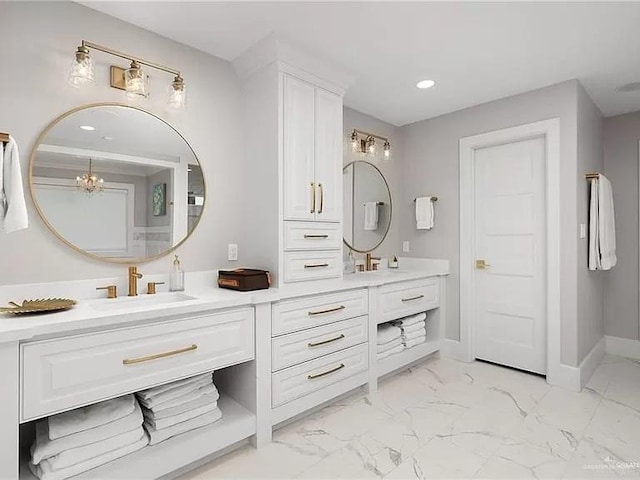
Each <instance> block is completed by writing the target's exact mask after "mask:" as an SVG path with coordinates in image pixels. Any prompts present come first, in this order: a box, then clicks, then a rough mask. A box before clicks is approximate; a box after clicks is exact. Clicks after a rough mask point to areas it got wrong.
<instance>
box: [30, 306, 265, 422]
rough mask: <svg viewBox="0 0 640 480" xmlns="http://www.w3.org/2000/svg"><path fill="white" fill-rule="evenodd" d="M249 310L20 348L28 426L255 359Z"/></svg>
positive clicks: (54, 340) (45, 342)
mask: <svg viewBox="0 0 640 480" xmlns="http://www.w3.org/2000/svg"><path fill="white" fill-rule="evenodd" d="M254 343H255V341H254V311H253V309H252V308H248V309H240V310H235V311H230V312H225V313H217V314H211V315H203V316H199V317H194V318H189V319H185V320H180V321H173V322H165V323H158V324H154V325H149V326H143V327H132V328H126V329H118V330H111V331H108V332H101V333H91V334H86V335H78V336H73V337H67V338H62V339H53V340H45V341H40V342H33V343H27V344H23V345H22V346H21V357H22V358H21V360H22V365H23V368H22V375H23V378H22V385H23V387H22V388H23V391H22V419H23V420H29V419H33V418H37V417H40V416H44V415H49V414H51V413H55V412H58V411H62V410H66V409H69V408H73V407H77V406H80V405H85V404H88V403H92V402H95V401H99V400H103V399H105V398H109V397H114V396H117V395H121V394H124V393H128V392H133V391H137V390H142V389H144V388H147V387H150V386H152V385H157V384H160V383H165V382H168V381H171V380H176V379H179V378H184V377H188V376H191V375H195V374H197V373H201V372H206V371H207V370H215V369H218V368H221V367H225V366H229V365H233V364H237V363H241V362H244V361H247V360H251V359H253V358H254Z"/></svg>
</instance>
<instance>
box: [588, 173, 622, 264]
mask: <svg viewBox="0 0 640 480" xmlns="http://www.w3.org/2000/svg"><path fill="white" fill-rule="evenodd" d="M617 261H618V259H617V257H616V226H615V211H614V206H613V190H612V188H611V183H610V182H609V180H608V179H607V178H606V177H605V176H604V175H602V174H600V175H599V176H598V178H597V179H593V180H591V201H590V211H589V269H590V270H611V269H612V268H613V267H615V265H616V263H617Z"/></svg>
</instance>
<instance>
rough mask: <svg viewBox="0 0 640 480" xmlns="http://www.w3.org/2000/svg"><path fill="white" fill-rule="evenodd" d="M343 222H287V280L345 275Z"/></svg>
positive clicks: (285, 274)
mask: <svg viewBox="0 0 640 480" xmlns="http://www.w3.org/2000/svg"><path fill="white" fill-rule="evenodd" d="M341 247H342V230H341V229H340V224H339V223H325V222H323V223H319V222H293V221H291V222H284V280H285V282H302V281H307V280H321V279H326V278H337V277H340V275H341V274H342V248H341Z"/></svg>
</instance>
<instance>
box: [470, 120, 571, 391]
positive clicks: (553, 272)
mask: <svg viewBox="0 0 640 480" xmlns="http://www.w3.org/2000/svg"><path fill="white" fill-rule="evenodd" d="M540 137H543V138H544V139H545V188H546V192H545V204H546V256H547V258H546V297H547V298H546V299H547V311H546V313H547V362H546V363H547V366H546V375H547V382H548V383H557V381H556V379H558V377H559V376H560V375H561V374H562V372H561V365H560V348H561V344H560V332H561V326H560V302H561V295H560V119H559V118H552V119H549V120H542V121H539V122H534V123H529V124H526V125H519V126H516V127H511V128H506V129H502V130H495V131H492V132H487V133H482V134H479V135H473V136H470V137H464V138H461V139H460V144H459V147H460V156H459V162H460V165H459V167H460V346H461V350H462V352H461V353H462V355H463V356H464V357H465V358H464V360H466V361H468V362H471V361H473V360H474V359H475V352H474V341H475V337H474V325H475V309H474V308H473V306H474V305H475V281H474V268H473V262H474V256H473V255H474V247H473V245H474V243H473V242H474V238H473V236H474V228H473V227H474V226H475V208H474V198H475V178H474V168H473V165H474V160H475V152H476V150H479V149H482V148H487V147H493V146H498V145H503V144H505V143H513V142H518V141H523V140H529V139H533V138H540Z"/></svg>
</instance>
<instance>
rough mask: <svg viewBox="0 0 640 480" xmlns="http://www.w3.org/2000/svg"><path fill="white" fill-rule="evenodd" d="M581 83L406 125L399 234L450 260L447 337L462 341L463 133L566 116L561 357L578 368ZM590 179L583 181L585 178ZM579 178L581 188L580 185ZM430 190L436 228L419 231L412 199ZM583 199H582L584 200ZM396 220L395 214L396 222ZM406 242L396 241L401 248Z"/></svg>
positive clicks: (414, 248) (414, 249) (414, 246)
mask: <svg viewBox="0 0 640 480" xmlns="http://www.w3.org/2000/svg"><path fill="white" fill-rule="evenodd" d="M578 88H579V86H578V82H577V81H568V82H564V83H561V84H558V85H553V86H550V87H547V88H543V89H540V90H535V91H532V92H527V93H524V94H521V95H516V96H513V97H508V98H504V99H500V100H497V101H494V102H490V103H486V104H482V105H478V106H476V107H472V108H468V109H465V110H460V111H458V112H454V113H451V114H447V115H443V116H441V117H437V118H433V119H429V120H425V121H422V122H417V123H414V124H411V125H408V126H404V127H402V128H401V129H400V136H401V143H402V156H403V158H402V160H403V161H402V165H403V178H404V184H403V186H402V188H401V189H400V190H399V192H398V193H397V194H396V202H395V204H394V205H395V206H396V208H395V211H396V212H397V214H398V217H399V220H400V228H401V237H400V238H399V239H398V240H399V241H400V242H401V241H402V240H409V241H410V242H411V252H410V254H409V255H411V256H416V257H436V258H447V259H450V260H451V272H452V273H451V276H450V277H449V281H448V291H447V322H446V337H447V338H451V339H459V334H460V322H459V318H460V310H459V301H460V288H459V283H460V280H459V274H458V272H459V187H458V175H459V173H458V148H459V147H458V142H459V140H460V138H462V137H467V136H470V135H475V134H479V133H483V132H489V131H492V130H498V129H503V128H508V127H512V126H516V125H521V124H527V123H531V122H535V121H539V120H545V119H549V118H553V117H559V118H560V136H561V145H560V156H561V167H560V168H561V179H560V180H561V185H562V191H561V201H562V210H561V224H562V226H561V237H562V240H561V247H560V248H561V270H562V278H561V285H562V291H561V295H562V305H561V318H562V325H561V334H562V362H563V363H565V364H568V365H577V364H578V363H579V359H578V346H577V338H578V326H577V304H578V285H577V283H578V282H577V275H576V270H577V268H578V266H577V265H578V261H577V258H578V256H577V244H576V242H577V238H578V236H577V228H578V227H577V223H578V222H576V219H577V210H578V207H577V203H578V194H577V184H578V178H577V176H578V175H577V152H576V151H577V118H576V117H577V97H578ZM582 182H584V180H582ZM582 186H583V185H582V183H581V187H582ZM427 193H432V194H435V195H437V196H438V197H439V201H438V203H437V205H436V225H435V228H434V229H433V230H430V231H422V230H421V231H417V230H416V228H415V222H414V214H413V208H412V207H413V199H414V198H415V197H416V196H419V195H424V194H427ZM580 199H581V201H583V200H584V199H583V198H582V196H581V197H580ZM398 217H396V219H398ZM399 247H400V243H398V244H396V246H395V248H396V249H398V248H399Z"/></svg>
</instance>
